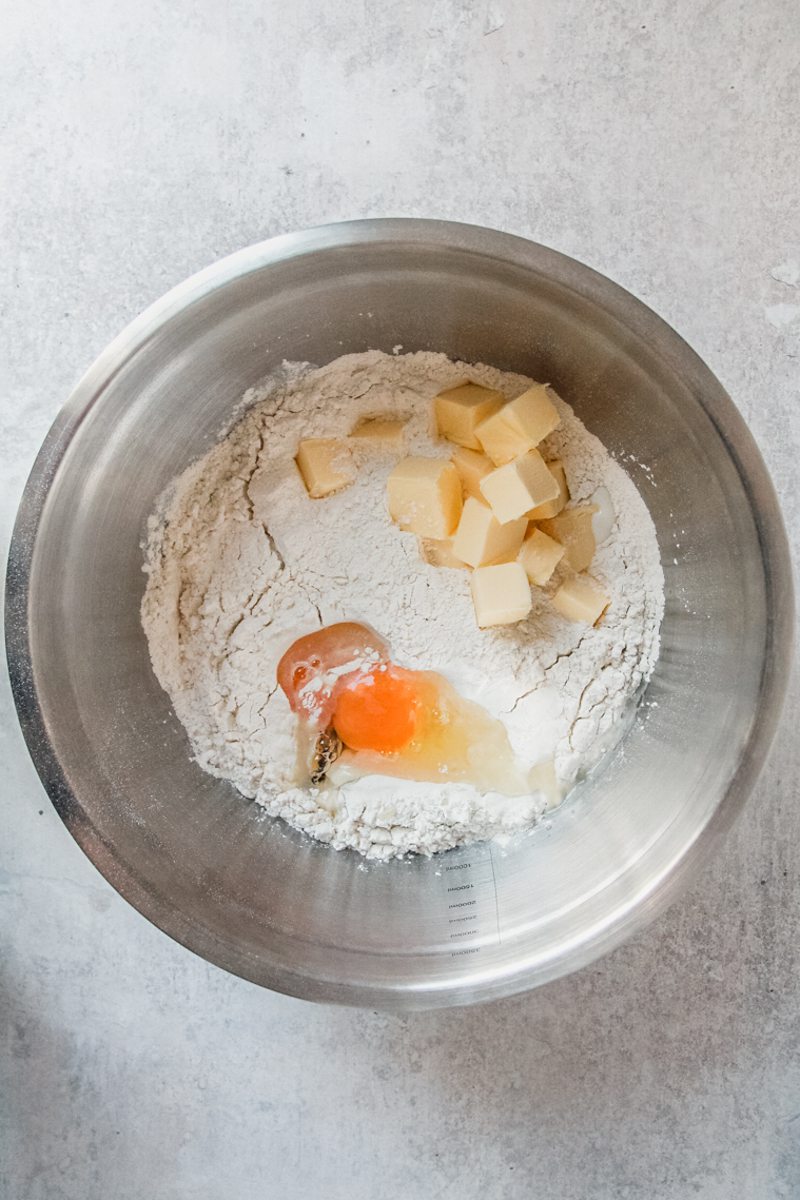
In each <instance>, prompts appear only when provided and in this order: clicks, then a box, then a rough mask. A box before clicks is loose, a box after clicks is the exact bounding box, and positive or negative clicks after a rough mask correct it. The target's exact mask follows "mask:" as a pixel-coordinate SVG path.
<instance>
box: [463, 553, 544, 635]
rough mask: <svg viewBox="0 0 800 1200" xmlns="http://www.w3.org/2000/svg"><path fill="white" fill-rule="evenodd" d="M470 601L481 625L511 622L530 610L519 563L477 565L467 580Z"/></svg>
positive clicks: (528, 586) (524, 575) (527, 591)
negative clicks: (468, 581)
mask: <svg viewBox="0 0 800 1200" xmlns="http://www.w3.org/2000/svg"><path fill="white" fill-rule="evenodd" d="M470 586H471V589H472V603H473V604H474V606H475V616H476V618H477V621H478V625H479V626H480V628H481V629H487V628H488V627H489V626H490V625H512V624H513V623H514V621H521V620H522V618H523V617H527V615H528V613H529V612H530V611H531V607H532V603H533V602H532V600H531V585H530V584H529V583H528V576H527V575H526V574H525V570H524V568H523V566H522V564H521V563H518V562H510V563H498V564H496V565H495V566H492V567H478V569H477V570H476V571H473V572H472V579H471V581H470Z"/></svg>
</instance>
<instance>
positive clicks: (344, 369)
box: [142, 351, 664, 858]
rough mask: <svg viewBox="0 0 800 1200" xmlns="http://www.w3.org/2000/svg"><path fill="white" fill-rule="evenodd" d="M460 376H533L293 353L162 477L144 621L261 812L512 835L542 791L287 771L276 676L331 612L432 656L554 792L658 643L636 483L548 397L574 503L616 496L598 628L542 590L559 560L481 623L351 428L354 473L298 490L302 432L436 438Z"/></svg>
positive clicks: (207, 756) (385, 852) (364, 830)
mask: <svg viewBox="0 0 800 1200" xmlns="http://www.w3.org/2000/svg"><path fill="white" fill-rule="evenodd" d="M465 374H468V375H469V377H470V378H471V379H472V380H474V381H475V382H478V383H481V384H484V385H485V386H487V387H491V388H495V389H497V390H499V391H501V392H502V393H503V395H504V396H505V397H506V398H507V399H510V398H512V397H514V396H516V395H518V394H519V393H520V392H521V391H522V390H523V389H524V388H526V387H527V386H528V385H529V384H530V381H529V380H527V379H525V378H524V377H522V376H518V375H512V374H508V373H504V372H501V371H498V370H495V369H494V368H491V367H488V366H475V365H472V364H470V365H469V366H468V367H467V366H465V364H463V363H462V364H459V363H453V362H451V361H450V360H449V359H447V358H446V357H445V356H444V355H441V354H433V353H418V354H406V355H386V354H383V353H380V352H378V351H370V352H367V353H364V354H358V355H348V356H345V357H342V358H340V359H337V360H336V361H335V362H332V363H330V364H329V365H328V366H325V367H322V368H318V369H317V368H313V367H310V366H308V365H307V364H285V366H284V368H283V370H282V371H281V372H280V373H279V374H278V375H276V376H274V377H272V378H270V380H268V381H267V382H266V383H265V384H264V385H263V386H261V387H259V388H258V389H254V390H253V391H252V392H250V393H248V394H247V396H246V397H245V401H244V406H243V411H244V416H243V417H242V419H241V420H240V421H239V422H238V424H236V425H235V427H234V428H233V429H232V431H231V432H230V433H229V435H228V436H227V437H225V438H224V439H223V440H222V441H221V442H220V443H219V444H218V445H217V446H216V447H215V448H214V449H212V450H211V451H210V452H209V453H208V454H207V455H205V457H204V458H202V459H201V460H200V461H199V462H197V463H195V464H194V465H192V466H191V467H189V468H188V469H187V470H186V471H185V472H184V473H183V474H182V475H181V476H180V478H179V479H178V480H177V481H175V483H174V484H173V486H172V487H171V488H170V489H169V492H168V494H167V496H166V497H165V500H164V503H163V505H162V508H161V510H160V511H159V512H158V513H157V514H156V515H154V516H153V517H152V518H151V521H150V526H149V529H148V539H147V545H146V550H145V554H146V562H145V570H146V571H147V573H148V583H147V589H146V594H145V597H144V601H143V604H142V622H143V625H144V629H145V632H146V634H147V639H148V643H149V647H150V655H151V658H152V662H153V667H154V669H155V672H156V675H157V677H158V679H159V681H160V683H161V684H162V686H163V687H164V688H165V690H166V691H167V692H168V693H169V695H170V697H171V699H172V702H173V705H174V707H175V711H176V713H177V715H178V717H179V719H180V720H181V721H182V723H183V725H184V726H185V728H186V730H187V733H188V735H189V738H190V741H191V744H192V748H193V752H194V755H195V757H196V759H197V762H198V763H199V764H200V765H201V766H202V767H203V768H204V769H205V770H207V771H209V772H211V773H212V774H214V775H217V776H219V777H221V778H224V779H228V780H230V781H231V782H232V783H233V784H234V785H235V786H236V787H237V788H238V789H239V790H240V791H241V792H242V793H243V794H244V795H245V796H247V797H252V798H255V800H256V801H257V802H258V803H259V804H261V805H263V806H264V808H266V809H267V811H268V812H269V813H271V814H272V815H273V816H279V817H283V818H284V819H285V820H286V821H288V822H289V823H290V824H292V825H294V826H296V827H297V828H299V829H303V830H305V831H306V832H308V833H310V834H312V835H313V836H315V837H317V838H319V839H321V840H323V841H326V842H330V843H332V845H333V846H334V847H336V848H343V847H346V846H351V847H354V848H355V849H357V850H359V851H361V852H362V853H364V854H367V855H369V856H372V857H382V858H386V857H391V856H393V855H397V854H404V853H407V852H409V851H415V852H421V853H425V854H430V853H434V852H436V851H438V850H443V849H447V848H449V847H451V846H454V845H457V844H459V843H461V842H465V841H471V840H476V839H484V838H488V837H493V836H497V835H499V834H504V833H510V832H512V831H514V830H516V829H520V828H523V827H525V826H528V825H530V824H531V823H533V822H534V821H536V820H537V818H538V817H540V816H541V814H542V812H543V811H544V809H545V808H546V806H547V800H546V798H545V796H544V795H543V794H536V795H533V796H531V797H524V798H509V797H505V796H499V795H485V794H481V793H479V792H478V791H477V790H476V789H475V788H474V787H472V786H471V785H468V784H454V783H414V782H409V781H404V780H400V779H394V778H390V777H388V776H377V775H372V776H369V777H367V778H362V779H358V780H353V781H351V782H348V783H346V784H344V785H342V786H339V787H335V786H334V787H330V786H329V787H321V788H314V787H306V786H297V778H298V776H297V748H296V740H295V717H294V715H293V714H292V712H291V711H290V709H289V705H288V702H287V700H286V697H285V696H284V694H283V692H282V691H281V690H280V689H279V688H278V686H277V683H276V677H275V672H276V666H277V663H278V661H279V659H280V657H281V655H282V654H283V652H284V651H285V650H286V648H287V646H289V645H290V643H291V642H292V641H293V640H294V639H295V638H297V637H299V636H301V635H303V634H305V633H308V632H309V630H313V629H316V628H320V627H321V626H323V625H328V624H330V623H333V622H336V621H344V620H347V621H360V622H364V623H366V624H368V625H371V626H373V627H374V628H375V629H377V630H378V631H380V633H381V634H382V635H383V636H384V637H385V638H387V639H388V640H389V642H390V643H391V646H392V650H393V653H394V656H395V658H396V660H397V661H398V662H401V663H403V664H404V665H405V666H407V667H411V668H415V669H421V670H436V671H439V672H440V673H441V674H443V675H444V676H446V677H447V678H448V679H449V680H450V681H451V682H452V683H453V684H454V685H455V686H456V687H457V688H458V689H459V691H460V692H461V693H462V694H463V695H464V696H466V697H467V698H468V699H471V700H474V701H476V702H477V703H479V704H481V705H483V707H484V708H485V709H487V710H488V711H489V712H490V713H491V714H493V715H494V716H497V717H499V718H500V719H501V720H502V721H503V723H504V724H505V726H506V728H507V730H508V734H509V738H510V740H511V743H512V746H513V749H514V751H515V752H516V753H517V754H518V755H519V756H520V758H521V759H524V760H526V761H527V762H529V763H531V764H535V763H539V762H547V761H548V760H554V762H555V768H556V773H557V776H558V780H559V782H560V784H561V785H562V787H564V788H568V787H569V786H570V785H571V784H572V783H573V782H574V781H575V779H576V777H577V776H578V775H579V773H581V772H583V771H586V770H588V769H589V768H591V767H592V766H593V765H594V764H595V763H596V762H597V761H598V759H599V758H600V757H601V756H602V754H603V753H604V752H605V751H606V750H607V749H608V747H609V746H610V745H612V744H613V742H614V740H615V739H616V737H617V736H619V735H620V734H621V732H622V731H623V729H624V727H625V719H626V716H627V714H628V713H629V711H630V707H631V704H632V702H633V700H634V698H635V696H636V693H637V691H638V690H639V689H640V687H641V685H642V684H643V683H644V682H645V681H646V680H647V678H648V677H649V675H650V673H651V671H652V669H653V666H654V664H655V661H656V658H657V655H658V630H659V625H660V622H661V617H662V614H663V604H664V588H663V574H662V571H661V566H660V560H659V552H658V546H657V542H656V535H655V529H654V527H653V523H652V521H651V519H650V516H649V514H648V512H647V508H646V506H645V504H644V501H643V500H642V498H641V497H640V495H639V493H638V491H637V490H636V488H635V486H634V484H633V483H632V481H631V480H630V479H629V478H628V476H627V475H626V474H625V472H624V471H623V470H622V468H621V467H620V466H619V465H618V464H617V463H615V462H614V461H613V460H612V459H611V457H610V456H609V455H608V453H607V452H606V450H605V449H604V447H603V446H602V445H601V443H600V442H599V441H598V439H597V438H595V437H594V436H593V435H592V434H590V433H589V432H588V431H587V430H586V428H585V427H584V426H583V424H582V423H581V422H580V421H579V420H578V419H577V418H576V417H575V415H574V413H573V412H572V409H571V408H570V407H569V405H567V404H565V403H563V402H561V401H557V404H558V408H559V412H560V415H561V424H560V425H559V427H558V428H557V429H556V430H555V432H553V433H552V434H550V435H549V436H548V437H547V439H546V440H545V442H544V443H543V444H542V447H541V449H542V450H543V451H544V452H545V456H546V457H548V458H555V457H558V458H560V459H561V460H562V461H563V463H564V465H565V468H566V472H567V478H568V480H569V487H570V492H571V497H572V501H573V502H578V503H579V502H581V501H584V502H586V501H588V500H590V499H591V498H592V497H593V496H594V495H595V493H597V490H598V488H604V489H605V493H606V496H607V498H608V500H609V501H610V503H605V504H604V521H606V523H607V524H609V526H610V531H609V532H608V535H607V536H606V537H605V540H603V541H602V542H600V543H599V544H598V546H597V550H596V554H595V557H594V560H593V562H592V575H593V576H594V577H595V578H596V579H597V580H598V581H599V583H601V584H602V585H604V587H605V588H606V589H607V591H608V593H609V594H610V596H611V603H610V606H609V608H608V610H607V611H606V613H605V615H604V617H603V619H602V621H601V622H600V623H599V624H598V625H597V626H594V627H592V626H581V625H577V624H574V623H571V622H569V621H567V620H565V619H564V618H563V617H562V616H560V615H559V613H558V612H557V611H556V610H555V609H554V608H553V606H552V605H551V604H550V602H549V597H550V596H552V594H553V592H554V591H555V590H556V588H557V587H558V586H559V583H560V582H562V581H563V579H564V574H563V571H564V568H563V567H559V568H557V569H556V572H555V574H554V575H553V578H552V579H551V580H550V582H549V583H548V585H547V586H546V587H545V588H542V589H539V588H534V589H533V597H534V598H533V608H532V610H531V612H530V614H529V616H528V617H527V618H525V619H524V620H523V621H521V622H519V623H518V624H516V625H514V626H506V627H501V628H495V629H484V630H481V629H478V628H477V626H476V624H475V618H474V613H473V608H472V602H471V598H470V589H469V578H468V572H467V571H461V570H457V569H442V568H440V567H436V566H432V565H429V564H427V563H425V562H423V561H422V560H421V558H420V553H419V548H418V544H417V539H416V538H415V537H414V536H412V535H411V534H405V533H401V532H400V531H398V530H397V528H396V527H394V526H393V525H392V524H391V522H390V519H389V516H388V514H387V512H386V508H385V501H384V493H385V488H386V479H387V477H388V475H389V473H390V471H391V469H392V467H393V465H394V463H395V461H396V458H397V455H396V453H393V452H392V451H391V450H390V449H389V448H385V449H380V448H377V449H376V447H375V446H374V445H371V446H360V445H359V444H358V442H357V439H353V443H352V451H351V452H352V455H353V458H354V462H355V467H356V470H355V479H354V482H353V483H352V485H351V486H350V487H349V488H347V490H345V491H342V492H339V493H337V494H335V495H332V496H329V497H327V498H326V499H325V500H324V501H320V500H312V499H310V498H309V497H308V495H307V493H306V490H305V488H304V486H303V483H302V480H301V478H300V475H299V473H298V471H297V468H296V466H295V463H294V454H295V452H296V448H297V446H298V444H299V442H300V441H301V439H303V438H306V437H315V438H320V437H321V438H325V437H342V436H343V435H346V434H347V433H348V432H349V431H350V430H351V429H352V428H353V426H354V425H355V424H356V423H357V422H358V421H359V420H360V419H361V418H369V417H376V416H380V417H387V416H388V417H399V418H402V419H404V420H405V422H406V424H405V427H404V437H405V453H412V454H423V455H425V454H427V455H442V454H447V448H446V447H443V444H442V443H441V441H439V440H438V439H437V438H436V437H435V436H434V434H433V432H432V428H431V415H430V414H431V400H432V397H433V396H434V395H435V394H436V393H437V392H439V391H440V390H441V389H443V388H446V387H450V386H453V385H455V384H457V383H459V382H460V381H461V380H463V378H464V377H465ZM609 514H610V516H609Z"/></svg>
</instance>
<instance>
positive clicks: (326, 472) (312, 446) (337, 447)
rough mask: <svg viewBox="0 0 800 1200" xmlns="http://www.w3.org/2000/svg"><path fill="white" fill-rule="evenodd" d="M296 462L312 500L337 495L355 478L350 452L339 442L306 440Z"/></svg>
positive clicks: (327, 439)
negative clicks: (333, 493)
mask: <svg viewBox="0 0 800 1200" xmlns="http://www.w3.org/2000/svg"><path fill="white" fill-rule="evenodd" d="M295 462H296V463H297V468H298V470H299V472H300V474H301V475H302V477H303V483H304V484H305V485H306V491H307V492H308V494H309V496H311V498H312V500H319V499H320V498H321V497H323V496H330V494H331V493H332V492H338V491H339V490H340V489H341V488H345V487H347V486H348V484H351V483H352V482H353V479H354V478H355V476H354V472H353V464H352V460H351V458H350V451H349V450H348V449H347V446H346V445H345V443H344V442H341V441H339V439H338V438H306V439H305V441H302V442H301V443H300V445H299V446H298V448H297V454H296V456H295Z"/></svg>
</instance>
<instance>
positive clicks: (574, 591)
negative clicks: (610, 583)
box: [553, 575, 611, 625]
mask: <svg viewBox="0 0 800 1200" xmlns="http://www.w3.org/2000/svg"><path fill="white" fill-rule="evenodd" d="M610 601H611V597H610V596H609V594H608V592H606V591H605V590H604V589H603V588H602V587H601V585H600V584H599V583H598V582H597V580H596V579H592V577H591V575H573V576H572V577H571V578H570V579H568V580H567V581H566V582H565V583H562V585H561V587H560V588H559V589H558V591H557V592H556V594H555V596H553V605H554V606H555V608H557V609H558V611H559V612H560V613H561V615H562V617H566V618H567V620H568V621H584V622H585V623H586V624H587V625H595V624H596V623H597V621H598V620H599V619H600V617H601V616H602V615H603V613H604V612H605V610H606V608H608V605H609V603H610Z"/></svg>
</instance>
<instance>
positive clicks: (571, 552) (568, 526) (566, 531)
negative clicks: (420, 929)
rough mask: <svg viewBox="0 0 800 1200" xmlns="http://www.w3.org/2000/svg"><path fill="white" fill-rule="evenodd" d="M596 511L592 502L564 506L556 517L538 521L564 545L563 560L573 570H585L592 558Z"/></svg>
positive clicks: (550, 534) (552, 536)
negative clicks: (576, 505)
mask: <svg viewBox="0 0 800 1200" xmlns="http://www.w3.org/2000/svg"><path fill="white" fill-rule="evenodd" d="M596 511H597V509H596V508H595V506H594V505H593V504H583V505H579V506H578V507H577V508H565V509H564V511H563V512H560V513H559V514H558V516H557V517H550V518H549V519H548V520H546V521H539V528H540V529H543V530H544V532H545V533H546V534H547V535H548V537H551V538H554V539H555V540H556V541H557V542H560V543H561V545H562V546H563V547H564V550H565V551H566V553H565V555H564V560H565V562H567V563H568V564H569V566H571V567H572V569H573V571H585V570H586V568H587V567H588V566H589V563H590V562H591V561H592V559H593V558H594V552H595V549H596V545H595V540H594V531H593V529H592V517H593V516H594V514H595V512H596Z"/></svg>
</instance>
